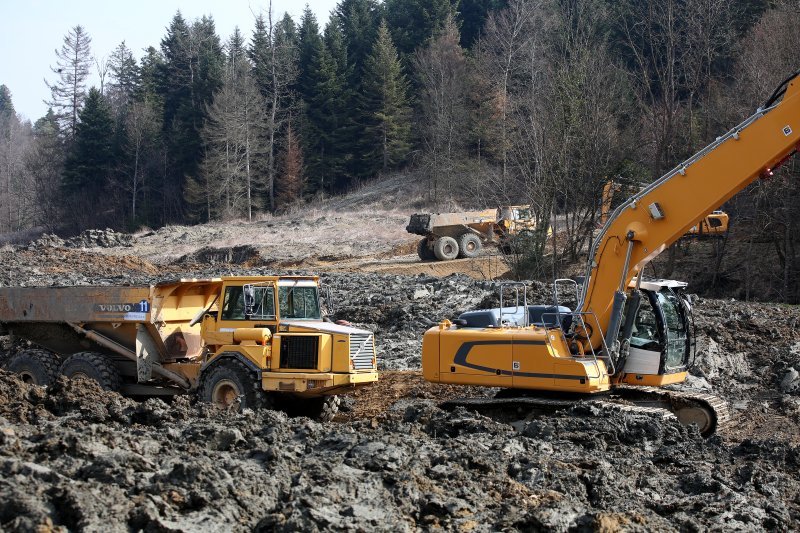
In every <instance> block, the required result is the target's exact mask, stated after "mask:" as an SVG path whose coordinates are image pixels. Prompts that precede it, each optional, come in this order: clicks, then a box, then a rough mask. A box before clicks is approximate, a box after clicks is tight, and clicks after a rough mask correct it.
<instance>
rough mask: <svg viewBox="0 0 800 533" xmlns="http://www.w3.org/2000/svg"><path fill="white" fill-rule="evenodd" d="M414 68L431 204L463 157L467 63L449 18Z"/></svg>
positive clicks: (420, 53)
mask: <svg viewBox="0 0 800 533" xmlns="http://www.w3.org/2000/svg"><path fill="white" fill-rule="evenodd" d="M414 65H415V69H416V73H417V76H418V78H419V83H420V87H421V91H420V108H421V113H422V116H423V117H424V121H423V123H422V127H421V129H422V131H421V136H422V142H423V150H424V165H425V168H426V173H427V175H428V181H429V184H430V187H429V190H430V194H431V196H432V198H433V199H434V201H438V200H439V191H440V188H443V189H444V190H445V191H450V190H451V188H452V185H453V184H454V182H455V180H456V177H457V175H458V170H459V168H460V165H461V164H462V162H463V158H464V156H465V143H466V132H467V125H468V117H469V114H468V110H467V83H466V76H467V61H466V58H465V56H464V50H463V49H462V48H461V46H460V45H459V34H458V28H457V27H456V25H455V22H454V21H453V19H452V18H451V17H448V19H447V21H446V22H445V26H444V29H443V31H442V33H441V35H440V36H439V37H437V38H436V39H434V40H433V41H432V42H431V43H430V45H429V46H427V47H426V48H424V49H422V50H420V51H418V52H417V53H416V54H415V57H414Z"/></svg>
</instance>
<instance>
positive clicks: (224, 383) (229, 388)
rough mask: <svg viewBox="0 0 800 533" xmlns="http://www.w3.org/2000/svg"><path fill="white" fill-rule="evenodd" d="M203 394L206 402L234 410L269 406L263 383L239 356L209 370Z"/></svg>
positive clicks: (203, 382) (205, 374)
mask: <svg viewBox="0 0 800 533" xmlns="http://www.w3.org/2000/svg"><path fill="white" fill-rule="evenodd" d="M199 396H200V399H201V400H202V401H204V402H208V403H211V404H214V405H216V406H217V407H220V408H223V409H230V410H233V411H241V410H242V409H262V408H264V407H269V402H268V401H267V395H266V394H265V393H264V391H263V390H261V382H260V381H259V380H258V379H256V376H255V374H254V373H253V372H251V371H250V370H249V369H248V368H247V367H246V366H244V364H242V363H241V362H239V361H237V360H236V359H226V360H224V361H220V362H219V363H217V364H216V365H214V366H213V367H212V368H210V369H208V370H206V372H205V373H204V375H203V378H202V382H201V383H200V388H199Z"/></svg>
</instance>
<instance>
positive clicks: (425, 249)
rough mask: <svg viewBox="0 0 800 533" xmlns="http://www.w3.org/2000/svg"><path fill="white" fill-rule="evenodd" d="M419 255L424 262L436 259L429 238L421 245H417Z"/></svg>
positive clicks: (421, 242) (423, 240)
mask: <svg viewBox="0 0 800 533" xmlns="http://www.w3.org/2000/svg"><path fill="white" fill-rule="evenodd" d="M417 255H418V256H419V258H420V259H421V260H423V261H433V260H434V259H436V255H435V254H434V253H433V250H431V247H430V246H428V238H427V237H425V238H424V239H422V240H421V241H419V244H417Z"/></svg>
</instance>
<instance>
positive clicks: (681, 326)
mask: <svg viewBox="0 0 800 533" xmlns="http://www.w3.org/2000/svg"><path fill="white" fill-rule="evenodd" d="M656 298H657V300H658V305H659V307H660V308H661V313H662V314H663V316H664V332H665V334H666V343H665V344H666V347H665V359H664V368H665V370H667V371H670V370H676V369H681V368H683V367H685V366H686V364H687V362H688V355H689V336H688V329H689V328H688V321H687V317H686V314H685V313H684V307H683V305H682V304H681V302H680V300H679V299H678V296H677V295H676V294H675V293H674V292H672V291H671V290H670V289H662V290H660V291H659V292H657V293H656Z"/></svg>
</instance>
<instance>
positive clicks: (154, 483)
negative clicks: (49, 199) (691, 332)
mask: <svg viewBox="0 0 800 533" xmlns="http://www.w3.org/2000/svg"><path fill="white" fill-rule="evenodd" d="M148 238H149V237H144V239H145V240H146V239H148ZM140 240H142V237H141V236H140V237H137V238H136V239H135V240H131V241H130V242H131V244H132V247H131V248H129V247H125V244H124V243H125V242H127V241H126V240H125V239H122V240H121V241H120V243H119V244H117V245H114V246H116V247H115V248H109V249H102V250H101V249H100V248H99V245H98V246H76V247H73V246H71V245H69V244H66V243H64V244H59V243H57V242H56V243H55V244H54V243H47V242H38V243H34V244H33V245H31V246H6V247H4V248H3V249H0V285H4V286H5V285H53V284H61V285H68V284H118V283H131V284H144V283H150V282H153V281H155V280H163V279H164V278H177V277H183V276H193V277H205V276H218V275H225V274H235V273H245V272H246V273H250V274H253V273H258V274H266V273H274V272H276V271H280V272H282V273H285V272H289V271H290V270H289V269H290V268H291V267H286V266H284V267H278V266H276V265H266V264H264V263H263V262H262V261H260V260H255V261H253V260H252V258H248V254H247V250H242V251H241V255H236V254H234V253H233V252H232V254H231V255H230V256H215V255H213V253H212V254H211V255H210V256H209V255H203V254H199V255H197V254H196V252H197V251H198V249H199V248H195V249H194V250H193V251H192V252H191V254H189V253H187V254H181V255H180V256H178V257H173V258H172V259H166V258H163V257H162V258H160V259H159V260H158V261H157V260H156V259H154V258H152V257H150V258H148V257H149V256H148V254H147V253H140V249H139V246H140V243H139V241H140ZM98 242H99V241H98ZM147 246H150V245H147ZM200 248H202V246H201V247H200ZM149 249H150V248H145V250H149ZM101 252H103V253H101ZM192 254H195V255H192ZM322 278H323V281H324V282H325V283H326V284H327V285H329V286H330V287H331V293H332V296H333V298H332V302H329V303H328V305H329V307H330V312H331V314H332V315H333V316H334V318H346V319H348V320H350V321H352V322H354V323H356V324H357V325H360V326H364V327H368V328H370V329H373V330H374V331H375V332H376V338H377V343H378V349H379V351H380V366H381V368H382V369H383V370H384V373H383V375H382V379H381V381H380V383H379V384H377V385H376V386H375V387H373V388H370V389H365V390H362V391H359V392H358V393H357V394H356V395H354V397H353V399H352V400H351V401H348V402H346V403H345V405H346V411H345V412H343V413H341V414H340V415H339V417H337V419H336V420H335V421H334V422H332V423H328V424H320V423H317V422H313V421H311V420H308V419H304V418H295V419H293V418H288V417H287V416H286V415H284V414H283V413H280V412H273V411H265V412H244V413H241V414H232V413H225V412H218V411H215V410H213V409H211V408H209V407H208V406H205V405H202V404H196V403H194V402H193V399H191V398H188V397H185V398H178V399H176V400H174V401H172V402H171V403H164V402H163V401H161V400H158V399H149V400H147V401H144V402H136V401H133V400H131V399H127V398H123V397H121V396H119V395H117V394H114V393H109V392H105V391H102V390H99V389H98V388H97V387H96V386H94V384H92V383H86V382H66V381H59V382H58V383H57V384H56V385H55V386H53V387H51V388H50V389H48V390H44V389H41V388H38V387H35V386H30V385H26V384H24V383H22V382H21V381H19V380H18V379H17V378H16V377H15V376H13V375H10V374H6V373H1V372H0V473H1V474H2V475H0V530H12V531H17V530H19V531H31V530H35V529H39V530H48V529H49V530H53V529H56V530H59V529H61V530H79V529H83V530H98V531H99V530H102V531H117V530H149V531H196V530H233V531H240V530H251V529H258V530H264V531H272V530H285V531H296V530H304V531H317V530H343V529H344V530H354V531H371V530H384V531H398V530H399V531H403V530H409V531H413V530H429V529H437V528H443V529H446V530H458V531H495V530H542V529H546V530H556V531H567V530H603V531H610V530H621V529H622V530H636V531H652V530H658V531H661V530H680V531H696V530H707V529H708V530H724V531H740V530H791V529H795V528H796V524H797V523H798V521H799V520H800V482H799V480H798V476H797V471H798V466H800V464H799V463H800V459H798V457H800V455H798V452H799V451H800V450H799V449H798V447H799V446H800V431H798V423H799V422H800V339H799V338H798V337H797V326H798V321H799V320H800V309H798V308H797V307H791V306H781V305H772V304H746V303H741V302H736V301H731V300H709V299H701V300H700V301H698V303H697V305H696V309H695V320H696V327H697V330H698V333H699V335H698V337H699V342H698V359H697V365H696V368H695V369H694V370H693V375H692V377H691V379H690V384H691V385H692V386H694V387H698V388H705V389H708V390H711V391H713V392H714V393H716V394H719V395H721V396H723V397H725V398H726V399H727V400H728V401H729V402H730V404H731V407H732V409H733V413H734V416H735V423H734V424H732V425H731V427H729V428H728V429H726V430H725V431H723V432H721V433H719V434H718V435H716V436H714V437H712V438H710V439H703V438H702V437H700V435H699V434H698V433H697V431H696V430H695V429H694V428H687V427H684V426H681V425H679V424H678V423H677V422H670V421H666V422H665V421H656V420H654V419H652V418H650V417H644V416H641V415H632V414H630V413H628V414H624V413H619V412H609V411H606V410H603V409H601V408H599V407H597V406H594V405H583V406H579V407H575V408H573V409H572V410H570V411H566V412H561V413H560V414H558V415H553V416H550V417H543V418H532V419H530V420H527V421H526V422H525V423H524V424H523V425H522V426H521V428H520V430H515V429H514V428H513V427H512V426H510V425H508V424H506V423H503V422H501V421H498V420H494V419H491V418H487V417H484V416H480V415H478V414H475V413H471V412H468V411H465V410H463V409H457V410H455V411H453V412H447V411H444V410H441V409H439V408H438V407H437V404H438V403H439V402H440V401H442V400H444V399H448V398H452V397H456V396H464V395H465V396H470V395H477V394H489V393H491V391H486V390H480V389H470V388H456V387H442V386H436V385H432V384H428V383H425V382H424V381H422V379H421V378H420V376H419V374H418V373H417V372H415V371H414V370H415V369H418V367H419V352H420V336H421V334H422V332H423V331H424V330H425V329H426V328H427V327H429V326H430V325H432V324H434V323H436V322H438V321H439V320H440V319H441V318H446V317H455V316H457V315H458V314H459V313H460V312H461V311H463V310H466V309H471V308H477V307H484V306H492V305H497V290H498V285H497V282H494V281H488V280H476V279H473V278H471V277H467V276H463V275H452V276H447V277H437V276H433V275H426V274H423V275H416V276H403V275H387V274H380V273H370V272H355V273H340V272H323V273H322ZM528 298H529V301H531V302H534V301H536V302H549V301H550V295H549V290H548V288H547V287H546V286H544V285H541V284H531V287H530V289H529V296H528ZM6 348H7V349H8V350H13V349H15V345H11V344H8V343H7V345H6ZM6 353H7V352H6ZM1 357H2V356H0V358H1ZM0 362H2V361H0ZM408 369H411V370H408Z"/></svg>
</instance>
